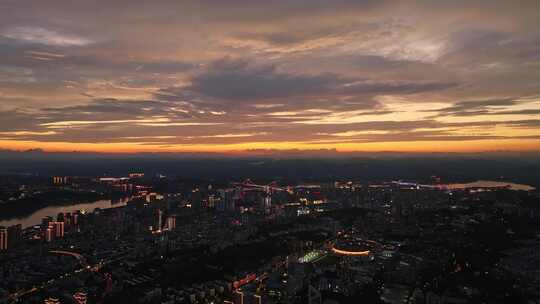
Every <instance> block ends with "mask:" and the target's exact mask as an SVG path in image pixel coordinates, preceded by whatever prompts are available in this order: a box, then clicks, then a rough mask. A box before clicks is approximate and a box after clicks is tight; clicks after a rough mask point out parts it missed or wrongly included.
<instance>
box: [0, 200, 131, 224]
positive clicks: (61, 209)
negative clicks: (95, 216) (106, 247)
mask: <svg viewBox="0 0 540 304" xmlns="http://www.w3.org/2000/svg"><path fill="white" fill-rule="evenodd" d="M130 199H131V197H123V198H120V199H113V200H111V199H102V200H97V201H94V202H87V203H75V204H73V205H63V206H54V205H52V206H48V207H45V208H42V209H39V210H37V211H35V212H32V213H31V214H29V215H25V216H23V217H14V218H11V219H7V220H1V221H0V226H5V227H8V226H11V225H17V224H21V225H22V227H23V228H26V227H30V226H33V225H38V224H40V223H41V219H42V218H44V217H46V216H53V217H56V216H57V215H58V213H66V212H75V211H77V210H81V211H82V210H84V211H87V212H92V211H94V209H96V208H100V209H108V208H112V207H120V206H125V205H126V203H127V202H128V201H129V200H130Z"/></svg>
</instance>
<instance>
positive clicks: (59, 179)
mask: <svg viewBox="0 0 540 304" xmlns="http://www.w3.org/2000/svg"><path fill="white" fill-rule="evenodd" d="M67 182H68V178H67V176H54V177H53V184H55V185H65V184H67Z"/></svg>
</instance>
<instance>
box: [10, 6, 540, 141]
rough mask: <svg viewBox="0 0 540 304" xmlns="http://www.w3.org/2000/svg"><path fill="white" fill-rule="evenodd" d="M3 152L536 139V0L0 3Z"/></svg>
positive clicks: (539, 130)
mask: <svg viewBox="0 0 540 304" xmlns="http://www.w3.org/2000/svg"><path fill="white" fill-rule="evenodd" d="M0 148H1V149H11V150H26V149H43V150H45V151H95V152H235V151H245V150H248V151H249V150H264V149H278V150H290V149H299V150H319V149H335V150H337V151H343V152H351V151H368V152H369V151H373V152H375V151H400V152H481V151H534V150H540V1H537V0H531V1H528V0H520V1H518V2H516V1H510V0H507V1H498V0H477V1H470V0H455V1H423V0H419V1H401V0H392V1H385V0H354V1H353V0H333V1H323V0H274V1H257V0H227V1H210V0H196V1H177V0H161V1H133V0H115V1H103V0H94V1H82V0H50V1H42V0H28V1H21V0H2V1H0Z"/></svg>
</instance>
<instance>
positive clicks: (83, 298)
mask: <svg viewBox="0 0 540 304" xmlns="http://www.w3.org/2000/svg"><path fill="white" fill-rule="evenodd" d="M73 299H75V302H76V303H77V304H86V303H87V301H88V295H87V293H86V292H84V291H78V292H76V293H75V294H73Z"/></svg>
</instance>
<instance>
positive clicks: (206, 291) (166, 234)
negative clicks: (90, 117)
mask: <svg viewBox="0 0 540 304" xmlns="http://www.w3.org/2000/svg"><path fill="white" fill-rule="evenodd" d="M1 187H2V192H1V195H2V197H1V198H0V199H1V200H2V204H1V206H0V208H2V209H1V210H2V211H1V214H2V219H4V220H6V219H8V218H14V217H18V218H23V217H27V216H29V214H33V213H35V212H36V210H40V209H42V208H43V207H44V206H50V205H54V204H56V205H61V206H65V207H66V208H67V207H69V205H70V204H71V203H70V201H71V202H81V201H84V202H89V203H91V202H93V201H95V200H99V199H111V198H112V201H113V202H116V201H119V200H120V198H123V200H122V203H121V204H109V206H108V207H107V208H99V209H89V210H78V211H70V212H61V213H59V214H51V215H50V216H47V217H44V218H40V219H39V221H38V222H35V223H32V224H31V225H27V226H26V227H24V226H21V225H16V224H15V225H11V224H10V225H8V227H2V228H0V249H1V253H0V303H257V304H259V303H535V302H538V301H540V292H539V290H540V275H539V274H540V251H539V249H540V220H539V219H540V198H539V193H538V192H537V191H536V190H535V189H534V188H533V187H524V186H521V185H512V184H506V183H488V182H480V183H474V184H462V185H455V184H448V183H445V182H444V178H443V179H442V180H441V178H440V177H437V176H428V177H426V178H424V180H422V181H421V182H418V183H417V182H416V181H414V182H392V181H391V180H377V181H376V180H373V181H360V180H355V179H351V180H335V179H318V180H304V181H299V180H296V181H290V180H276V181H273V180H264V179H257V180H253V181H251V180H249V179H248V180H243V181H242V180H227V179H220V180H203V179H197V180H193V179H180V178H172V177H165V176H161V175H156V176H146V175H144V174H143V173H140V172H132V173H131V174H127V173H126V174H125V177H105V178H103V177H78V176H51V177H37V176H4V177H2V184H1ZM66 197H68V198H69V199H65V198H66ZM62 198H63V199H62ZM90 205H91V204H90ZM21 210H22V211H21ZM10 223H13V221H11V222H10Z"/></svg>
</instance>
